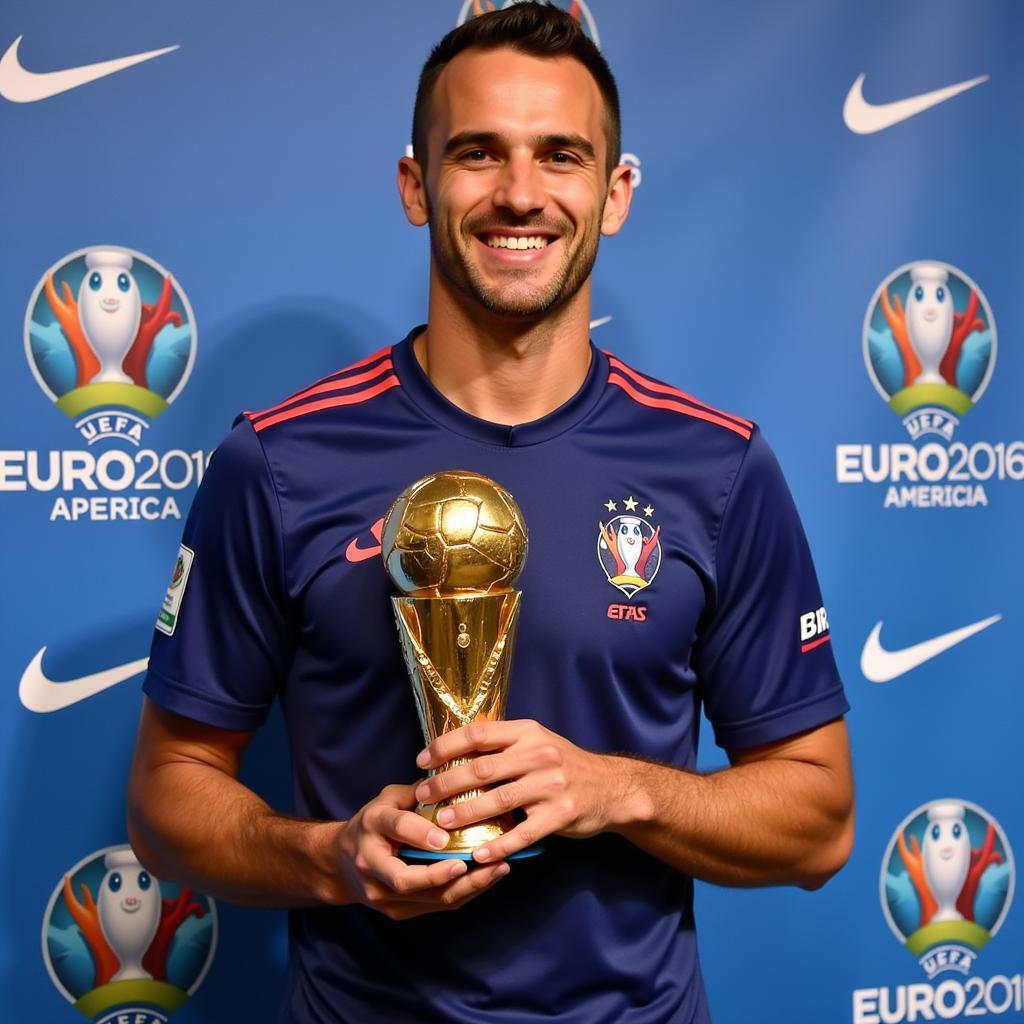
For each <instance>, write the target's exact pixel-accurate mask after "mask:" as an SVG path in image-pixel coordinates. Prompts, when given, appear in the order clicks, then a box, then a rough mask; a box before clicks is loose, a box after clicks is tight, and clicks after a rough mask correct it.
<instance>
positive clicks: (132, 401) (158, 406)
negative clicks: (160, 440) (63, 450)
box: [57, 384, 167, 420]
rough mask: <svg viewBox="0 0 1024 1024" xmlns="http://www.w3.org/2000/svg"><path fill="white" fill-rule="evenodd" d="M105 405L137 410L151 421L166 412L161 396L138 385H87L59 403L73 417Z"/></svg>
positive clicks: (67, 395)
mask: <svg viewBox="0 0 1024 1024" xmlns="http://www.w3.org/2000/svg"><path fill="white" fill-rule="evenodd" d="M105 406H121V407H125V408H128V409H134V410H135V411H136V412H140V413H142V415H143V416H146V417H148V418H149V419H151V420H152V419H155V418H156V417H157V416H159V415H160V414H161V413H162V412H166V411H167V403H166V402H165V401H164V400H163V398H161V397H160V395H158V394H157V393H156V392H155V391H150V390H149V388H140V387H139V386H138V385H137V384H86V385H84V386H83V387H80V388H74V389H73V390H72V391H69V392H68V393H67V394H66V395H62V396H61V398H60V400H59V401H58V402H57V408H58V409H60V411H61V412H62V413H64V415H65V416H68V417H70V418H71V419H75V418H76V417H77V416H81V415H82V413H86V412H90V411H91V410H93V409H102V408H104V407H105Z"/></svg>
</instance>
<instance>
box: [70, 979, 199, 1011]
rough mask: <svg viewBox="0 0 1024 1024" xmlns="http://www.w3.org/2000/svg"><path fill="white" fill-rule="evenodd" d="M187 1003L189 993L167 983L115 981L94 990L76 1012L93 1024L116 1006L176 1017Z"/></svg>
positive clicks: (78, 1006) (78, 1003)
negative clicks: (148, 1008)
mask: <svg viewBox="0 0 1024 1024" xmlns="http://www.w3.org/2000/svg"><path fill="white" fill-rule="evenodd" d="M186 999H188V993H187V992H183V991H182V990H181V989H180V988H178V987H177V985H168V984H167V982H166V981H155V980H149V979H139V980H138V981H111V982H108V983H107V984H106V985H100V987H99V988H94V989H93V990H92V991H91V992H86V994H85V995H84V996H82V998H81V999H79V1000H78V1001H77V1002H76V1003H75V1009H76V1010H79V1011H81V1012H82V1013H84V1014H85V1015H86V1016H87V1017H88V1018H89V1019H90V1020H94V1019H95V1018H96V1017H99V1016H100V1015H101V1014H103V1013H108V1012H109V1011H110V1010H111V1009H112V1008H113V1007H115V1006H128V1005H132V1004H137V1003H142V1004H143V1005H149V1006H157V1007H159V1008H160V1009H161V1010H164V1011H165V1012H167V1013H174V1011H175V1010H177V1009H179V1008H180V1007H181V1005H182V1004H183V1003H184V1002H185V1000H186Z"/></svg>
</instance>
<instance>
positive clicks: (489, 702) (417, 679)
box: [391, 590, 539, 860]
mask: <svg viewBox="0 0 1024 1024" xmlns="http://www.w3.org/2000/svg"><path fill="white" fill-rule="evenodd" d="M520 596H521V595H520V592H519V591H516V590H510V591H505V592H503V593H497V594H470V595H466V596H460V597H393V598H392V599H391V604H392V607H393V609H394V613H395V622H396V624H397V626H398V633H399V637H400V639H401V645H402V654H403V656H404V658H405V665H406V669H407V671H408V673H409V679H410V682H411V683H412V690H413V696H414V697H415V700H416V711H417V715H418V717H419V721H420V727H421V729H422V730H423V738H424V740H425V742H427V743H431V742H432V741H433V740H434V739H436V738H437V737H438V736H440V735H442V734H443V733H446V732H451V731H452V730H453V729H458V728H460V727H461V726H464V725H468V724H469V723H470V722H472V721H475V720H476V719H477V718H486V719H492V720H494V719H500V718H502V717H503V716H504V713H505V703H506V700H507V698H508V679H509V672H510V670H511V666H512V646H513V643H514V641H515V632H516V626H517V624H518V622H519V607H520ZM468 761H469V759H468V758H457V759H455V760H452V761H451V762H449V763H448V764H446V765H444V766H443V767H442V768H441V769H438V770H436V771H434V772H433V773H432V774H437V771H444V770H446V769H448V768H453V767H455V766H457V765H459V764H466V763H468ZM485 791H486V790H485V789H476V790H472V791H470V792H466V793H460V794H459V795H458V796H455V797H452V798H451V799H450V800H444V801H442V802H441V803H439V804H430V805H426V806H424V805H421V806H420V807H418V808H417V811H418V813H420V814H422V815H423V816H424V817H425V818H428V819H429V820H430V821H431V822H433V823H436V821H437V814H438V812H439V811H441V810H442V809H444V808H445V807H449V806H451V805H452V804H456V803H462V802H463V801H465V800H471V799H473V798H474V797H477V796H480V795H481V794H482V793H484V792H485ZM516 824H517V819H516V817H515V815H513V814H503V815H500V816H498V817H495V818H490V819H488V820H486V821H478V822H473V823H472V824H470V825H467V826H466V827H465V828H461V829H454V830H452V831H451V840H450V841H449V843H448V846H447V847H445V849H444V850H442V851H440V852H439V853H431V852H428V851H424V850H417V849H413V848H411V847H403V848H402V850H401V851H400V853H401V855H402V856H403V857H406V858H410V859H425V860H427V859H439V858H447V857H462V858H463V859H465V860H470V859H472V854H473V851H474V850H475V849H476V848H477V847H479V846H482V845H483V844H484V843H486V842H489V841H490V840H492V839H497V838H498V837H500V836H502V835H504V834H505V833H506V832H509V831H511V830H512V829H513V828H515V826H516ZM525 852H526V851H524V854H525ZM538 852H539V851H538Z"/></svg>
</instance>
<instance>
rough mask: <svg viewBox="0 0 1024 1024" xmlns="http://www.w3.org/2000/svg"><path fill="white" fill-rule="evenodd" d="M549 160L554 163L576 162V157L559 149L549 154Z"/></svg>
mask: <svg viewBox="0 0 1024 1024" xmlns="http://www.w3.org/2000/svg"><path fill="white" fill-rule="evenodd" d="M551 161H552V163H556V164H571V163H575V162H576V158H575V157H574V156H573V155H572V153H566V152H564V151H563V150H559V151H558V152H557V153H552V154H551Z"/></svg>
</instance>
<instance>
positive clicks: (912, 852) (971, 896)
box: [881, 799, 1014, 978]
mask: <svg viewBox="0 0 1024 1024" xmlns="http://www.w3.org/2000/svg"><path fill="white" fill-rule="evenodd" d="M1013 881H1014V867H1013V854H1012V852H1011V850H1010V844H1009V842H1008V840H1007V838H1006V835H1005V833H1004V832H1003V830H1002V828H1001V827H1000V825H999V823H998V822H997V821H996V820H995V818H993V817H992V816H991V815H990V814H989V813H988V812H987V811H985V810H984V809H982V808H981V807H978V806H977V805H975V804H972V803H968V802H967V801H966V800H952V799H944V800H935V801H932V802H931V803H928V804H925V805H924V806H923V807H919V808H917V810H915V811H913V812H912V813H911V814H910V815H908V816H907V817H906V818H905V819H904V820H903V822H902V823H901V825H900V827H899V828H898V829H897V830H896V832H895V833H894V835H893V837H892V838H891V839H890V840H889V845H888V848H887V849H886V852H885V855H884V857H883V859H882V876H881V896H882V910H883V912H884V914H885V917H886V920H887V921H888V923H889V927H890V928H891V929H892V931H893V934H894V935H896V937H897V938H898V939H899V940H900V942H902V943H903V944H904V945H905V946H906V947H907V949H908V950H909V951H910V952H911V953H913V954H914V955H915V956H916V957H918V960H919V962H920V964H921V966H922V967H923V968H924V970H925V973H926V974H927V975H928V977H929V978H933V977H934V976H935V975H936V974H938V973H940V972H942V971H957V972H959V973H961V974H967V973H969V972H970V969H971V967H972V966H973V964H974V961H975V959H976V957H977V955H978V953H979V952H980V950H981V949H983V948H984V947H985V946H986V945H987V944H988V942H989V940H990V939H991V938H992V936H994V935H995V934H996V932H998V931H999V928H1000V926H1001V925H1002V923H1003V921H1004V920H1005V919H1006V914H1007V912H1008V911H1009V909H1010V903H1011V901H1012V899H1013Z"/></svg>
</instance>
